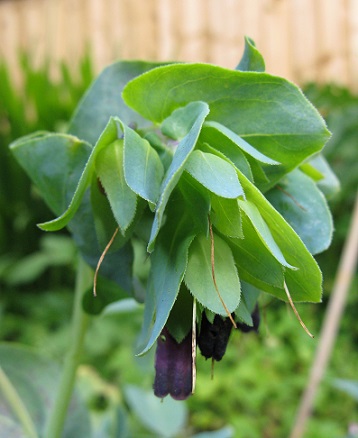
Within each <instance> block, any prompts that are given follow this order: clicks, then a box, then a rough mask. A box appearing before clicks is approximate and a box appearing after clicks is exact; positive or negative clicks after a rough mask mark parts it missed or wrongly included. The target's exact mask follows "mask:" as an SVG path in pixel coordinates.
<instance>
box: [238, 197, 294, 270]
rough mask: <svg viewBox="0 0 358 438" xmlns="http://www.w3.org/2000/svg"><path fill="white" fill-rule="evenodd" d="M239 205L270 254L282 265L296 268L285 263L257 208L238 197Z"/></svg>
mask: <svg viewBox="0 0 358 438" xmlns="http://www.w3.org/2000/svg"><path fill="white" fill-rule="evenodd" d="M237 202H238V204H239V207H240V208H241V210H242V211H243V212H244V213H245V214H246V216H247V217H248V218H249V220H250V222H251V223H252V225H253V227H254V228H255V230H256V232H257V233H258V235H259V237H260V238H261V240H262V241H263V243H264V245H265V246H266V248H267V249H268V250H269V251H270V252H271V254H272V255H273V256H274V257H275V259H276V260H277V261H278V262H279V263H281V265H282V266H285V267H286V268H289V269H296V268H295V267H294V266H291V265H290V264H289V263H287V261H286V259H285V257H284V255H283V254H282V252H281V250H280V248H279V246H278V245H277V243H276V241H275V239H274V238H273V237H272V234H271V231H270V228H269V227H268V226H267V223H266V222H265V221H264V219H263V218H262V216H261V214H260V212H259V210H258V209H257V207H256V206H255V204H253V203H252V202H250V201H243V200H241V199H239V200H238V201H237Z"/></svg>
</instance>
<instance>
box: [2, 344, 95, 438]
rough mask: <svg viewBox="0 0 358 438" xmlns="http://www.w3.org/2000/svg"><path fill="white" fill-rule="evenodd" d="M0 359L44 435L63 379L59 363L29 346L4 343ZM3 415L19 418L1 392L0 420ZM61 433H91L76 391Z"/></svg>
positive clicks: (80, 436) (67, 437) (82, 436)
mask: <svg viewBox="0 0 358 438" xmlns="http://www.w3.org/2000/svg"><path fill="white" fill-rule="evenodd" d="M0 363H1V367H2V369H3V370H4V372H5V374H6V375H7V377H8V378H9V380H10V382H11V383H12V385H13V386H14V388H15V390H16V391H17V393H18V394H19V395H20V397H21V399H22V402H23V403H24V405H25V407H26V408H27V410H28V412H29V414H30V416H31V418H32V419H33V421H34V423H35V426H36V429H37V432H38V434H39V436H43V433H44V429H45V423H46V419H47V418H48V416H49V414H50V411H51V409H52V408H53V406H54V402H55V396H56V394H57V388H58V385H59V383H60V377H61V367H60V365H59V364H58V363H56V362H53V361H51V360H49V359H47V358H45V357H42V356H40V355H38V354H37V353H35V352H33V351H32V350H30V349H28V348H24V347H18V346H13V345H8V344H5V343H3V344H1V345H0ZM3 416H6V417H10V419H11V420H12V421H13V422H14V423H17V421H18V420H17V418H16V417H14V415H13V413H12V411H11V409H10V408H9V406H8V405H7V402H6V400H5V399H4V398H3V394H0V424H1V417H3ZM20 436H21V437H23V436H24V435H16V438H20ZM62 436H63V438H71V437H74V436H76V437H78V438H85V437H86V438H87V437H89V436H91V425H90V420H89V415H88V412H87V410H86V407H85V406H84V405H83V403H82V402H81V400H80V399H79V397H78V394H77V392H75V393H74V395H73V398H72V401H71V409H69V411H68V413H67V416H66V422H65V428H64V431H63V434H62Z"/></svg>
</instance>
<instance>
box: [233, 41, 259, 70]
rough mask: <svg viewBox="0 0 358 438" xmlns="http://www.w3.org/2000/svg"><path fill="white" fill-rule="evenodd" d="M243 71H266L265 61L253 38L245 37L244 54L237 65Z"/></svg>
mask: <svg viewBox="0 0 358 438" xmlns="http://www.w3.org/2000/svg"><path fill="white" fill-rule="evenodd" d="M236 70H241V71H257V72H264V71H265V61H264V59H263V57H262V55H261V53H260V52H259V51H258V50H257V48H256V47H255V43H254V41H253V40H252V39H251V38H248V37H245V48H244V54H243V55H242V58H241V60H240V62H239V64H238V65H237V67H236Z"/></svg>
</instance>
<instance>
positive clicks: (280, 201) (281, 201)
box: [266, 169, 333, 254]
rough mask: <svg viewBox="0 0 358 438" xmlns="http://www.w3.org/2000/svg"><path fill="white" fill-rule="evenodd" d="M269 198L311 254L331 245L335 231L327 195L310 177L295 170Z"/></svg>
mask: <svg viewBox="0 0 358 438" xmlns="http://www.w3.org/2000/svg"><path fill="white" fill-rule="evenodd" d="M266 197H267V199H268V200H269V201H270V202H271V204H272V205H273V206H274V207H275V208H276V210H278V211H279V212H280V213H281V214H282V216H283V217H284V218H285V219H286V220H287V222H288V223H289V224H290V225H291V226H292V228H293V229H294V230H295V231H296V233H297V234H298V235H299V236H300V237H301V239H302V240H303V242H304V243H305V245H306V247H307V248H308V250H309V251H310V253H311V254H317V253H320V252H322V251H324V250H325V249H327V248H328V246H329V245H330V243H331V239H332V233H333V223H332V217H331V214H330V212H329V209H328V206H327V202H326V200H325V198H324V196H323V195H322V193H321V192H320V190H319V189H318V188H317V186H316V184H315V183H314V182H313V181H312V179H311V178H309V177H308V176H306V175H305V174H304V173H302V172H300V171H299V170H298V169H296V170H294V171H293V172H291V173H290V174H288V175H287V176H286V177H285V178H284V179H283V180H282V181H281V182H280V185H279V186H278V187H276V188H274V189H272V190H270V191H269V192H268V193H267V194H266Z"/></svg>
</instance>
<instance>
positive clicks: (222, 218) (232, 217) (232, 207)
mask: <svg viewBox="0 0 358 438" xmlns="http://www.w3.org/2000/svg"><path fill="white" fill-rule="evenodd" d="M211 209H212V210H211V215H210V218H211V221H212V224H213V225H214V227H215V228H216V229H217V230H218V231H219V232H220V233H221V234H224V235H225V236H228V237H234V238H239V239H240V238H242V237H243V233H242V224H241V213H240V208H239V205H238V203H237V199H227V198H222V197H220V196H215V195H213V196H212V197H211Z"/></svg>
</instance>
